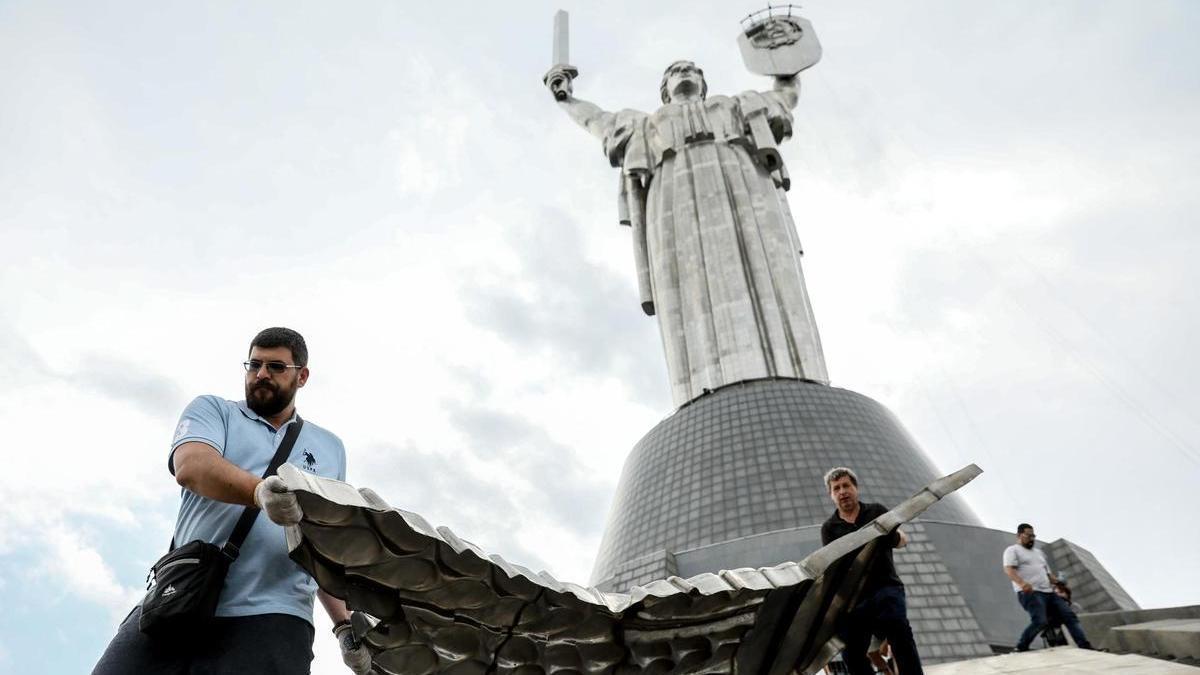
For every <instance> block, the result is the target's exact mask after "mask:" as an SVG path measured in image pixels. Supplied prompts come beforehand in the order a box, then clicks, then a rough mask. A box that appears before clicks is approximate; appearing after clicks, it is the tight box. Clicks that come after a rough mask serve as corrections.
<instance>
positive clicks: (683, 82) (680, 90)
mask: <svg viewBox="0 0 1200 675" xmlns="http://www.w3.org/2000/svg"><path fill="white" fill-rule="evenodd" d="M658 91H659V93H660V94H661V95H662V102H663V103H670V102H671V101H672V100H673V99H674V98H677V97H678V98H688V97H692V96H696V95H698V96H699V97H700V99H701V100H703V99H704V98H705V97H706V96H708V82H705V81H704V71H703V70H700V69H699V68H697V67H696V64H695V63H692V62H691V61H676V62H675V63H672V64H671V65H669V66H667V69H666V70H664V71H663V77H662V85H661V86H659V89H658Z"/></svg>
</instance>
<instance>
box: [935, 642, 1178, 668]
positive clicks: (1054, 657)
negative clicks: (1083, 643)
mask: <svg viewBox="0 0 1200 675" xmlns="http://www.w3.org/2000/svg"><path fill="white" fill-rule="evenodd" d="M925 672H926V673H928V674H929V675H1001V674H1003V673H1020V675H1082V674H1084V673H1102V674H1103V673H1119V674H1120V675H1200V668H1195V667H1193V666H1185V665H1182V664H1179V663H1171V662H1170V661H1163V660H1160V659H1154V658H1150V657H1149V656H1142V655H1140V654H1108V653H1105V652H1096V651H1091V650H1087V649H1078V648H1076V647H1055V648H1053V649H1038V650H1036V651H1031V652H1024V653H1022V654H1004V655H1003V656H990V657H987V658H983V659H972V660H970V661H955V662H954V663H941V664H938V665H936V666H926V667H925Z"/></svg>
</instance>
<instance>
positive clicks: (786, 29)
mask: <svg viewBox="0 0 1200 675" xmlns="http://www.w3.org/2000/svg"><path fill="white" fill-rule="evenodd" d="M738 46H739V47H741V50H742V60H743V61H744V62H745V63H746V68H748V69H749V70H750V72H752V73H756V74H758V75H772V76H784V77H787V76H791V75H795V74H796V73H798V72H800V71H802V70H804V69H806V68H811V67H813V66H815V65H816V64H817V61H820V60H821V43H820V42H818V41H817V34H816V32H814V31H813V27H812V24H811V23H809V21H808V19H804V18H801V17H798V16H791V15H777V16H767V17H765V18H762V19H760V20H758V21H755V22H754V23H752V24H750V26H749V27H748V28H746V30H745V31H744V32H743V33H742V34H741V35H739V36H738Z"/></svg>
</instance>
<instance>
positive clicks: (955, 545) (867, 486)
mask: <svg viewBox="0 0 1200 675" xmlns="http://www.w3.org/2000/svg"><path fill="white" fill-rule="evenodd" d="M835 466H848V467H850V468H852V469H853V470H854V471H855V472H856V473H857V474H858V478H859V482H860V496H861V498H862V500H863V501H871V502H881V503H883V504H884V505H885V506H891V505H894V504H897V503H899V502H901V501H903V500H904V499H906V498H907V497H908V496H909V495H911V494H913V493H914V492H915V491H917V490H919V489H920V488H921V486H923V485H925V484H928V483H929V482H930V481H931V480H933V479H934V478H936V477H937V476H938V475H940V472H939V471H938V470H936V469H935V468H934V466H933V464H932V463H931V462H930V461H929V459H928V458H927V457H926V456H925V453H924V452H923V451H922V450H921V449H920V448H919V447H918V446H917V444H916V442H915V441H914V440H913V438H912V437H911V436H910V435H909V434H908V432H906V431H905V430H904V428H903V427H902V426H901V425H900V423H899V421H898V420H897V419H896V417H895V416H894V415H893V414H892V413H891V412H889V411H888V410H887V409H886V408H884V407H883V406H882V405H881V404H879V403H878V402H876V401H874V400H872V399H870V398H867V397H866V396H863V395H861V394H857V393H855V392H852V391H849V390H846V389H838V388H835V387H830V386H827V385H823V384H818V383H815V382H808V381H804V380H789V379H770V380H754V381H748V382H741V383H738V384H734V385H730V386H727V387H723V388H721V389H718V390H716V391H714V392H712V393H710V394H707V395H705V396H702V397H700V398H697V399H695V400H693V401H692V402H691V403H689V404H687V405H685V406H683V407H681V408H680V409H679V410H677V411H676V412H675V413H674V414H673V415H671V416H670V417H668V418H667V419H665V420H663V421H662V422H660V423H659V424H658V425H657V426H655V427H654V428H653V429H651V430H650V432H649V433H647V434H646V435H645V436H644V437H643V438H642V439H641V440H640V441H639V442H638V444H637V445H636V446H635V447H634V449H633V451H632V452H631V453H630V455H629V458H628V459H627V460H626V462H625V468H624V470H623V472H622V475H621V480H620V483H619V485H618V487H617V493H616V496H615V498H614V500H613V506H612V510H611V512H610V514H609V520H608V525H607V527H606V530H605V533H604V538H603V540H602V542H601V547H600V552H599V554H598V556H597V559H596V564H595V567H594V568H593V572H592V580H591V583H592V585H594V586H597V587H599V588H602V589H604V590H611V591H620V590H623V589H625V588H628V587H629V586H632V585H640V584H645V583H648V582H650V581H652V580H654V579H660V578H664V577H667V576H671V575H677V576H681V577H688V576H691V575H694V574H698V573H700V572H716V571H719V570H721V569H734V568H739V567H760V566H766V565H774V564H777V563H780V562H784V561H788V560H800V559H802V558H804V557H805V556H807V555H808V554H810V553H812V552H813V551H815V550H816V549H817V548H819V547H820V546H821V534H820V530H821V523H822V522H824V521H825V520H826V519H827V518H828V517H829V515H830V514H831V513H833V510H834V507H833V505H832V503H831V502H830V500H829V496H828V494H827V493H826V490H825V485H824V483H823V482H822V477H823V476H824V474H825V472H826V471H828V470H829V469H831V468H833V467H835ZM984 469H985V470H986V467H984ZM985 475H986V474H985ZM905 531H906V532H907V533H908V534H909V539H910V544H909V546H907V547H906V548H904V549H900V550H897V551H896V554H895V561H896V568H897V570H898V571H899V573H900V576H901V578H902V579H903V580H904V583H905V587H906V589H907V595H908V607H909V620H910V622H911V624H912V628H913V632H914V633H915V634H916V637H917V642H918V645H919V647H920V649H921V653H922V657H923V658H925V659H927V660H928V661H929V662H931V663H932V662H939V661H947V660H957V659H962V658H970V657H975V656H986V655H989V654H991V653H992V652H993V650H1005V649H1006V648H1011V647H1012V646H1013V645H1014V644H1015V642H1016V639H1017V636H1018V635H1019V634H1020V632H1021V629H1022V628H1024V626H1025V625H1026V624H1027V623H1028V619H1027V616H1026V614H1025V613H1024V612H1023V611H1022V610H1021V608H1020V607H1019V605H1018V603H1017V601H1016V599H1015V598H1014V597H1013V593H1012V589H1011V586H1010V584H1009V582H1008V580H1007V579H1006V578H1005V576H1004V574H1003V572H1002V571H1001V569H1000V556H1001V553H1002V552H1003V550H1004V548H1005V547H1007V546H1008V545H1009V544H1011V543H1012V542H1013V534H1012V533H1011V532H1007V531H1001V530H994V529H990V528H986V527H984V526H983V524H982V523H981V522H980V520H979V518H978V517H977V516H976V515H975V514H974V512H972V511H971V509H970V507H969V506H968V505H967V504H966V502H965V501H964V500H963V498H962V497H961V496H959V495H957V494H955V495H949V496H948V497H946V498H945V499H944V500H942V501H941V502H939V503H938V504H936V505H934V506H933V507H932V508H930V509H929V511H927V512H926V513H925V514H924V515H923V516H922V517H921V518H919V519H918V520H917V521H916V522H914V523H912V524H909V525H907V526H905ZM1055 544H1057V542H1055ZM1053 545H1054V544H1052V545H1051V546H1053ZM1127 597H1128V596H1126V598H1127ZM1129 602H1132V601H1129ZM1085 609H1086V607H1085Z"/></svg>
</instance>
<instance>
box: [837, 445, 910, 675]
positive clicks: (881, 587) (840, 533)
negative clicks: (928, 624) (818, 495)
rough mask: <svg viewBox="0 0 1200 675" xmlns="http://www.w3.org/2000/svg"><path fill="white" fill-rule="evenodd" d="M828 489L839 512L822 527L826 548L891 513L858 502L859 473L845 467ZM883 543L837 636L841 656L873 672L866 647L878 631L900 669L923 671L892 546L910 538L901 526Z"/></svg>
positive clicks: (863, 672) (854, 671)
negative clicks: (839, 641) (881, 549)
mask: <svg viewBox="0 0 1200 675" xmlns="http://www.w3.org/2000/svg"><path fill="white" fill-rule="evenodd" d="M825 487H826V488H828V490H829V498H830V499H832V500H833V503H834V505H835V506H837V510H836V511H834V512H833V515H832V516H830V517H829V520H826V521H825V523H824V524H823V525H821V545H822V546H824V545H826V544H828V543H829V542H831V541H833V540H835V539H839V538H841V537H844V536H846V535H847V534H850V533H851V532H853V531H855V530H857V529H859V528H860V527H862V526H863V525H866V524H867V523H870V522H871V521H872V520H875V519H876V518H878V517H879V516H881V515H883V514H885V513H887V507H885V506H884V505H882V504H875V503H872V502H865V503H864V502H859V501H858V476H856V475H854V472H853V471H851V470H850V469H847V468H846V467H844V466H839V467H837V468H836V469H832V470H830V471H829V473H827V474H825ZM880 541H881V545H884V546H886V549H885V550H884V551H882V552H881V553H880V554H879V555H876V556H875V560H874V563H873V564H872V566H871V568H870V569H868V570H867V575H866V580H865V582H864V584H863V589H862V593H861V594H860V595H859V598H858V604H856V605H855V606H854V607H853V608H852V609H851V610H850V611H849V612H848V613H847V614H846V617H845V619H844V623H843V624H842V626H841V629H840V630H839V631H838V637H839V638H841V640H842V642H843V643H844V644H845V647H843V648H842V660H843V661H845V663H846V667H847V668H849V669H850V673H851V675H872V674H873V673H874V672H875V669H874V668H872V667H871V661H870V660H869V659H868V658H867V648H868V646H870V644H871V636H872V635H874V636H877V637H879V638H881V639H885V640H887V641H888V643H889V644H891V647H892V655H893V656H894V657H895V659H896V666H897V668H898V669H899V671H900V672H901V673H903V674H904V675H922V674H923V673H924V671H923V670H921V657H920V655H918V654H917V644H916V642H915V641H914V640H913V634H912V627H910V626H909V625H908V610H907V606H906V602H905V599H904V583H903V582H901V581H900V576H899V575H897V574H896V564H895V562H893V561H892V549H894V548H902V547H904V546H905V545H906V544H907V543H908V537H906V536H904V533H903V532H901V531H900V530H899V529H896V530H894V531H893V532H892V533H891V534H889V535H888V536H887V537H885V538H883V539H882V540H880ZM855 555H857V552H856V553H855Z"/></svg>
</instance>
